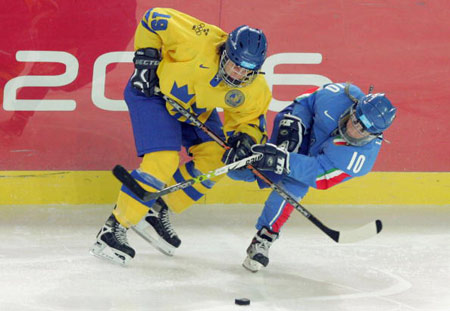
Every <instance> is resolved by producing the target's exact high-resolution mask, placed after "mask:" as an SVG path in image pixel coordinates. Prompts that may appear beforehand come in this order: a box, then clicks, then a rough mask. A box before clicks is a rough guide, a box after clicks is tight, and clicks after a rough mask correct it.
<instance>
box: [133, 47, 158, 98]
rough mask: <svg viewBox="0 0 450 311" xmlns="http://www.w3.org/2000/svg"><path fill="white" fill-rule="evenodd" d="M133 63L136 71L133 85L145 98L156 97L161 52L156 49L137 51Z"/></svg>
mask: <svg viewBox="0 0 450 311" xmlns="http://www.w3.org/2000/svg"><path fill="white" fill-rule="evenodd" d="M133 63H134V67H135V69H134V73H133V75H132V76H131V79H130V80H131V84H132V85H133V87H134V88H135V89H137V90H139V91H141V92H142V93H144V94H145V96H148V97H150V96H152V95H154V94H155V87H156V86H158V83H159V80H158V76H157V75H156V70H157V69H158V66H159V63H160V56H159V51H158V50H157V49H154V48H145V49H140V50H137V51H136V52H135V53H134V58H133Z"/></svg>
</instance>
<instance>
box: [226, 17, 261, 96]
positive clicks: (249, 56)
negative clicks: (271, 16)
mask: <svg viewBox="0 0 450 311" xmlns="http://www.w3.org/2000/svg"><path fill="white" fill-rule="evenodd" d="M266 53H267V39H266V36H265V35H264V33H263V32H262V30H260V29H256V28H251V27H249V26H246V25H243V26H239V27H238V28H236V29H235V30H233V31H232V32H231V33H230V34H229V35H228V39H227V41H226V42H225V49H224V50H223V52H222V55H221V59H220V66H219V75H220V77H221V78H222V79H223V80H224V81H225V82H226V83H227V84H228V85H230V86H231V87H242V86H245V85H247V84H249V83H251V82H252V81H253V80H254V79H255V78H256V74H258V71H259V69H261V66H262V65H263V63H264V61H265V59H266ZM233 65H234V66H233Z"/></svg>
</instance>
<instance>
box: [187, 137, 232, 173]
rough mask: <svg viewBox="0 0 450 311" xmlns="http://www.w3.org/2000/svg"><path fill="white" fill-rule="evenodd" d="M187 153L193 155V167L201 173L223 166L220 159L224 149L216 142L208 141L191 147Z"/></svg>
mask: <svg viewBox="0 0 450 311" xmlns="http://www.w3.org/2000/svg"><path fill="white" fill-rule="evenodd" d="M189 152H190V153H192V155H193V158H194V162H195V167H196V168H197V169H198V170H200V171H201V172H203V173H205V172H208V171H211V170H215V169H217V168H219V167H221V166H223V163H222V161H221V159H222V155H223V152H224V149H223V148H222V147H221V146H219V145H218V144H217V143H216V142H213V141H210V142H206V143H203V144H199V145H196V146H192V147H191V148H190V149H189Z"/></svg>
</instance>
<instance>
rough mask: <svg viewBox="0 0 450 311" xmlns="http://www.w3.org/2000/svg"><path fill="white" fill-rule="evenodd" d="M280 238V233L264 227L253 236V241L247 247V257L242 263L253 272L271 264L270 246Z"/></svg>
mask: <svg viewBox="0 0 450 311" xmlns="http://www.w3.org/2000/svg"><path fill="white" fill-rule="evenodd" d="M277 238H278V233H276V232H272V231H270V230H269V229H267V228H265V227H264V228H262V229H261V230H259V231H258V232H257V233H256V234H255V236H254V237H253V240H252V243H250V246H249V247H248V248H247V257H246V258H245V260H244V262H243V263H242V265H243V266H244V268H246V269H247V270H250V271H251V272H258V271H259V270H260V269H261V268H262V267H267V265H268V264H269V248H270V246H271V245H272V243H273V242H274V241H275V240H276V239H277Z"/></svg>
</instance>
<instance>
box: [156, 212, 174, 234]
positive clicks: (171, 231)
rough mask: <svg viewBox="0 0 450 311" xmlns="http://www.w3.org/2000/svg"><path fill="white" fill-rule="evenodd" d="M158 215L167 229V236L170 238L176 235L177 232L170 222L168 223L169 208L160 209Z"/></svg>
mask: <svg viewBox="0 0 450 311" xmlns="http://www.w3.org/2000/svg"><path fill="white" fill-rule="evenodd" d="M159 216H160V219H161V223H162V225H163V226H164V229H165V230H166V231H167V233H168V234H169V236H170V237H171V238H172V237H174V236H176V235H177V233H176V232H175V230H174V229H173V227H172V224H171V223H170V220H169V210H168V209H167V208H164V209H162V210H161V211H160V212H159Z"/></svg>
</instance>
